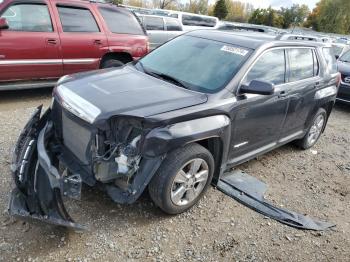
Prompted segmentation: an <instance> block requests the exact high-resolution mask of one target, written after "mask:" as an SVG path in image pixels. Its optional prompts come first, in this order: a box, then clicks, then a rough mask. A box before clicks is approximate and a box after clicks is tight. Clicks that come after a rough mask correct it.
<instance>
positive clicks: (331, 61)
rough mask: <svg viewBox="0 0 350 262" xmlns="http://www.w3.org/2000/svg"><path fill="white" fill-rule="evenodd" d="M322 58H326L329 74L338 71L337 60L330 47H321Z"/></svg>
mask: <svg viewBox="0 0 350 262" xmlns="http://www.w3.org/2000/svg"><path fill="white" fill-rule="evenodd" d="M322 52H323V55H324V58H325V59H326V63H327V67H328V70H329V72H330V73H331V74H335V73H336V72H338V68H337V60H336V58H335V55H334V52H333V50H332V48H329V47H324V48H322Z"/></svg>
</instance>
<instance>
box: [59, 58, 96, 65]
mask: <svg viewBox="0 0 350 262" xmlns="http://www.w3.org/2000/svg"><path fill="white" fill-rule="evenodd" d="M98 60H99V59H98V58H81V59H63V64H71V65H76V64H92V63H95V62H97V61H98Z"/></svg>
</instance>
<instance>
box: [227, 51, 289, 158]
mask: <svg viewBox="0 0 350 262" xmlns="http://www.w3.org/2000/svg"><path fill="white" fill-rule="evenodd" d="M252 80H261V81H267V82H270V83H273V84H274V85H275V92H274V94H272V95H252V94H240V95H239V96H238V102H237V104H238V106H237V107H235V108H234V109H233V112H232V114H233V119H234V120H233V121H234V122H233V123H232V126H233V134H232V140H231V145H230V161H229V162H230V164H238V163H241V162H244V161H245V160H247V159H250V158H251V157H252V156H255V155H257V154H259V153H263V152H265V151H268V150H269V149H271V148H273V147H274V146H276V145H277V140H278V137H279V135H280V132H281V129H282V126H283V123H284V120H285V116H286V112H287V109H288V96H287V95H286V94H285V90H284V86H285V81H286V59H285V50H284V49H273V50H269V51H267V52H266V53H264V54H263V55H262V56H260V58H258V59H257V61H256V62H255V63H254V65H253V66H252V68H251V69H250V71H249V72H248V73H247V75H246V76H245V78H244V79H243V81H242V84H245V85H248V84H249V83H250V82H251V81H252Z"/></svg>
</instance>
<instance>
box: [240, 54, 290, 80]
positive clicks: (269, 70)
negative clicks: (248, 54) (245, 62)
mask: <svg viewBox="0 0 350 262" xmlns="http://www.w3.org/2000/svg"><path fill="white" fill-rule="evenodd" d="M285 76H286V60H285V51H284V50H283V49H277V50H271V51H268V52H267V53H265V54H263V55H262V56H261V57H260V58H259V60H258V61H257V62H256V63H255V64H254V66H253V67H252V69H251V70H250V71H249V73H248V74H247V76H246V78H245V80H244V81H243V83H244V84H247V85H248V84H249V83H250V82H251V81H252V80H260V81H266V82H269V83H272V84H275V85H279V84H283V83H285Z"/></svg>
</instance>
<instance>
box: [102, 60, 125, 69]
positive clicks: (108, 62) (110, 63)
mask: <svg viewBox="0 0 350 262" xmlns="http://www.w3.org/2000/svg"><path fill="white" fill-rule="evenodd" d="M124 64H125V63H123V62H122V61H120V60H118V59H113V58H109V59H107V60H105V61H103V62H102V64H101V68H111V67H121V66H123V65H124Z"/></svg>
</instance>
